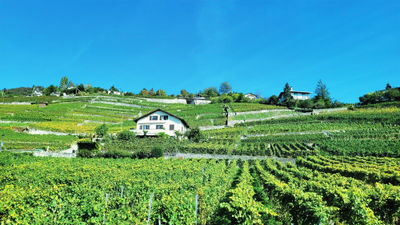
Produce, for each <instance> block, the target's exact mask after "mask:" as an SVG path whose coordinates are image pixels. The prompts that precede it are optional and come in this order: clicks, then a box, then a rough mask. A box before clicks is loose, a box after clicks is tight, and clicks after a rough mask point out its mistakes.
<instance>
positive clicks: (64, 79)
mask: <svg viewBox="0 0 400 225" xmlns="http://www.w3.org/2000/svg"><path fill="white" fill-rule="evenodd" d="M67 88H68V77H67V76H64V77H62V78H61V81H60V91H64V90H65V89H67Z"/></svg>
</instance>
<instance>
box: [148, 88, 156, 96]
mask: <svg viewBox="0 0 400 225" xmlns="http://www.w3.org/2000/svg"><path fill="white" fill-rule="evenodd" d="M149 95H150V96H154V95H156V93H155V92H154V89H153V88H152V89H150V91H149Z"/></svg>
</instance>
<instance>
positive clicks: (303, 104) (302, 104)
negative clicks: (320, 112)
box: [299, 99, 313, 109]
mask: <svg viewBox="0 0 400 225" xmlns="http://www.w3.org/2000/svg"><path fill="white" fill-rule="evenodd" d="M299 107H300V108H308V109H309V108H312V107H313V104H312V101H311V100H310V99H306V100H302V101H299Z"/></svg>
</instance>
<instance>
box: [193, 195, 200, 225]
mask: <svg viewBox="0 0 400 225" xmlns="http://www.w3.org/2000/svg"><path fill="white" fill-rule="evenodd" d="M198 204H199V195H198V194H196V205H195V208H194V223H195V224H197V209H198V208H197V206H198Z"/></svg>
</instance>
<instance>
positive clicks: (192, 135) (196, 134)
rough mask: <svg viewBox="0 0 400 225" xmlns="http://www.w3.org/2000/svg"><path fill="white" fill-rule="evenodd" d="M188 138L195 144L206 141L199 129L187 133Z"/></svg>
mask: <svg viewBox="0 0 400 225" xmlns="http://www.w3.org/2000/svg"><path fill="white" fill-rule="evenodd" d="M185 135H186V137H187V138H188V139H189V140H191V141H193V142H201V141H203V140H205V136H204V134H203V133H202V132H201V131H200V129H199V128H198V127H195V128H192V129H190V130H189V131H187V132H186V134H185Z"/></svg>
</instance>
